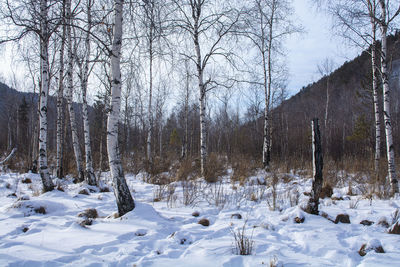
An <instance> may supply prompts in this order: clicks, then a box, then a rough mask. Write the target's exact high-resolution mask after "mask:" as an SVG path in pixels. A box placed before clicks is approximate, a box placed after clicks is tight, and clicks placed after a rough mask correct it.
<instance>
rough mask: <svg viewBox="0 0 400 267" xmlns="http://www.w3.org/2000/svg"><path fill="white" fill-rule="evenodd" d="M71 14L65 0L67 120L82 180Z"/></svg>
mask: <svg viewBox="0 0 400 267" xmlns="http://www.w3.org/2000/svg"><path fill="white" fill-rule="evenodd" d="M72 18H73V14H72V10H71V0H66V23H67V28H66V34H67V40H68V43H67V44H68V46H67V50H68V68H67V85H68V86H67V92H66V99H67V104H68V111H69V121H70V124H71V135H72V146H73V148H74V155H75V164H76V169H77V173H78V180H79V181H81V182H82V181H83V180H84V179H85V174H84V171H83V166H82V152H81V149H80V146H79V137H78V129H77V124H76V115H75V109H74V102H73V89H74V78H73V66H74V58H75V52H74V49H73V46H74V44H73V40H72V24H73V21H72Z"/></svg>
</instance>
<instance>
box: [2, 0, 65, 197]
mask: <svg viewBox="0 0 400 267" xmlns="http://www.w3.org/2000/svg"><path fill="white" fill-rule="evenodd" d="M53 8H56V1H47V0H40V1H31V0H28V1H22V0H21V1H13V2H11V1H9V0H6V1H5V2H3V3H2V4H1V14H2V19H3V20H4V22H5V24H6V25H7V26H8V27H9V31H8V32H7V33H8V34H7V35H6V36H4V37H3V36H2V38H1V39H0V44H1V43H3V42H7V41H19V40H21V39H22V38H24V37H26V36H27V35H29V34H31V33H34V34H35V35H36V37H38V39H39V43H40V44H39V46H40V102H39V170H40V171H39V172H40V177H41V179H42V183H43V191H45V192H46V191H51V190H53V189H54V184H53V181H52V180H51V177H50V173H49V169H48V164H47V153H48V152H47V111H48V106H47V100H48V94H49V87H50V67H49V42H50V37H51V35H52V34H53V33H54V31H55V30H56V28H57V24H58V23H57V18H56V17H55V16H54V13H53V12H52V11H53ZM49 12H50V15H49Z"/></svg>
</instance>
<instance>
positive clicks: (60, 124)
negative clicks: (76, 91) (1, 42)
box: [56, 0, 66, 178]
mask: <svg viewBox="0 0 400 267" xmlns="http://www.w3.org/2000/svg"><path fill="white" fill-rule="evenodd" d="M62 20H63V22H62V24H63V26H62V37H61V47H60V72H59V81H58V82H59V84H58V92H57V141H56V143H57V155H56V161H57V163H56V171H57V177H58V178H63V177H64V170H63V145H64V142H63V121H64V116H63V115H64V109H63V102H64V47H65V27H66V25H65V0H63V5H62Z"/></svg>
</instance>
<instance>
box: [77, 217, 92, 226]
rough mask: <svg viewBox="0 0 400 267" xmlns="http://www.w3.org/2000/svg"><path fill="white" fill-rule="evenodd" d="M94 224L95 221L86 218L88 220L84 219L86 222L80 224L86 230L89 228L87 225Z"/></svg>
mask: <svg viewBox="0 0 400 267" xmlns="http://www.w3.org/2000/svg"><path fill="white" fill-rule="evenodd" d="M92 224H93V220H92V219H90V218H86V219H84V220H82V221H80V222H79V225H80V226H82V227H84V228H87V227H86V226H87V225H92Z"/></svg>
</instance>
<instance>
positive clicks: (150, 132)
mask: <svg viewBox="0 0 400 267" xmlns="http://www.w3.org/2000/svg"><path fill="white" fill-rule="evenodd" d="M152 32H153V31H152V26H150V40H149V54H150V70H149V71H150V74H149V75H150V85H149V106H148V114H147V117H148V121H147V123H148V131H147V160H148V161H149V162H150V163H152V162H153V157H152V154H151V137H152V135H153V113H152V97H153V42H152V38H153V36H152Z"/></svg>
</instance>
